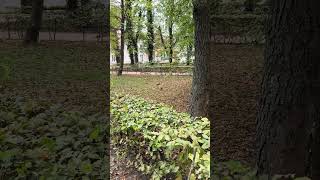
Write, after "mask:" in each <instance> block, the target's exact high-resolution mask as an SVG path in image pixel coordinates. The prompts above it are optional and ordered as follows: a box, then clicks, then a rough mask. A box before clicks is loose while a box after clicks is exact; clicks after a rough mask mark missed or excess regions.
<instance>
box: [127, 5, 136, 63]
mask: <svg viewBox="0 0 320 180" xmlns="http://www.w3.org/2000/svg"><path fill="white" fill-rule="evenodd" d="M125 9H126V10H125V12H126V13H125V14H126V35H127V39H128V51H129V56H130V61H131V65H133V64H134V34H133V24H132V0H126V6H125Z"/></svg>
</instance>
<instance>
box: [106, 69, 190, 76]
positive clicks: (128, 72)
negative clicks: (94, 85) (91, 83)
mask: <svg viewBox="0 0 320 180" xmlns="http://www.w3.org/2000/svg"><path fill="white" fill-rule="evenodd" d="M110 72H111V74H117V71H114V70H113V71H110ZM122 74H124V75H152V76H165V75H172V76H192V73H170V72H166V73H164V72H138V71H123V72H122Z"/></svg>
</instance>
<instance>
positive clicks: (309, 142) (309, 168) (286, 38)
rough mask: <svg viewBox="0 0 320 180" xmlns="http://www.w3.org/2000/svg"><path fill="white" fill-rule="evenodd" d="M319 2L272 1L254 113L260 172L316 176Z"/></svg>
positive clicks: (319, 108)
mask: <svg viewBox="0 0 320 180" xmlns="http://www.w3.org/2000/svg"><path fill="white" fill-rule="evenodd" d="M318 7H320V1H318V0H305V1H286V0H273V1H272V7H271V11H272V15H271V18H270V21H269V25H268V26H267V27H268V28H269V29H268V30H267V41H266V51H265V66H264V74H263V81H262V90H261V99H260V102H259V109H258V116H257V148H258V149H257V168H258V174H268V175H269V176H271V175H274V174H296V175H297V176H312V178H313V179H320V164H319V163H320V154H319V152H320V147H319V146H320V141H319V138H320V136H319V121H320V74H319V68H320V61H319V59H320V36H319V35H320V31H319V24H320V15H319V13H318V9H317V8H318Z"/></svg>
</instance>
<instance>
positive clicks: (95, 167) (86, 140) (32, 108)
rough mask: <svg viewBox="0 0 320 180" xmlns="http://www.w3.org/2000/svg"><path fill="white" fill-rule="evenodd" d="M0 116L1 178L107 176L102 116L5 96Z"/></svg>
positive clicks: (97, 177)
mask: <svg viewBox="0 0 320 180" xmlns="http://www.w3.org/2000/svg"><path fill="white" fill-rule="evenodd" d="M0 117H1V119H0V169H1V170H0V177H4V178H5V179H9V177H10V178H12V177H16V179H78V178H81V177H82V178H85V179H105V178H106V177H108V174H107V168H108V167H106V165H107V164H106V160H107V157H106V144H105V139H106V137H105V135H106V129H107V127H106V125H104V124H105V121H106V120H105V117H104V116H103V115H100V114H95V115H90V116H89V115H84V114H82V113H79V112H66V111H64V108H63V107H62V106H60V105H54V106H52V107H47V106H42V105H38V104H36V103H34V102H28V101H24V100H23V99H22V98H16V99H13V98H6V97H1V98H0Z"/></svg>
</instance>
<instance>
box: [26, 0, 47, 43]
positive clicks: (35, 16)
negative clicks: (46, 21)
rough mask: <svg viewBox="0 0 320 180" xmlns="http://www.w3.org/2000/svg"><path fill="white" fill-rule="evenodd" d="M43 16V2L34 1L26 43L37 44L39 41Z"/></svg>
mask: <svg viewBox="0 0 320 180" xmlns="http://www.w3.org/2000/svg"><path fill="white" fill-rule="evenodd" d="M42 14H43V0H33V1H32V14H31V23H30V27H29V28H28V29H27V32H26V37H25V43H26V44H30V43H37V42H38V40H39V31H40V28H41V22H42Z"/></svg>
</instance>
